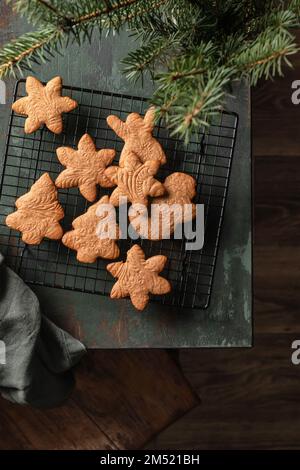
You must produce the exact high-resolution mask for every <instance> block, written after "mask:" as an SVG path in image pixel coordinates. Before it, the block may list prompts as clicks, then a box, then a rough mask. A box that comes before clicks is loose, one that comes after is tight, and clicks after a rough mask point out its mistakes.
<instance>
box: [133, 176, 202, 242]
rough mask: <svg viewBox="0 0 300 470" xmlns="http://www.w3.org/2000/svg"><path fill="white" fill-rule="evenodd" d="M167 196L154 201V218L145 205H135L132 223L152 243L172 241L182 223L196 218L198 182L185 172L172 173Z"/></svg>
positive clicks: (152, 212)
mask: <svg viewBox="0 0 300 470" xmlns="http://www.w3.org/2000/svg"><path fill="white" fill-rule="evenodd" d="M164 187H165V190H166V194H165V195H164V196H162V197H157V198H154V199H153V200H152V204H151V217H148V209H147V207H146V206H143V205H139V206H136V207H134V206H132V207H131V208H130V209H129V214H128V216H129V220H130V223H131V226H132V227H133V229H134V230H135V231H136V232H137V233H138V234H139V235H140V236H141V237H142V238H147V239H149V240H163V239H168V238H170V235H172V234H173V233H174V231H175V230H176V227H177V226H178V225H179V224H184V223H186V222H189V221H191V220H192V219H194V218H195V216H196V205H195V204H193V203H192V199H193V198H194V197H195V195H196V181H195V179H194V178H193V177H192V176H190V175H187V174H186V173H179V172H176V173H172V174H171V175H169V176H167V178H166V179H165V182H164Z"/></svg>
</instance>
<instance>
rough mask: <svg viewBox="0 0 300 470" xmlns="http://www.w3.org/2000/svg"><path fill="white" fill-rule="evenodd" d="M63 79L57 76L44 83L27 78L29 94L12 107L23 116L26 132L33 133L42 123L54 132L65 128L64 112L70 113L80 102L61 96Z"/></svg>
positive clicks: (57, 132)
mask: <svg viewBox="0 0 300 470" xmlns="http://www.w3.org/2000/svg"><path fill="white" fill-rule="evenodd" d="M61 90H62V79H61V77H55V78H53V79H52V80H50V82H48V83H47V85H45V86H44V85H43V84H42V83H41V82H40V81H39V80H38V79H37V78H34V77H28V78H27V79H26V92H27V94H28V96H25V97H24V98H20V99H19V100H17V101H16V102H15V103H13V105H12V109H13V110H14V111H15V112H16V113H18V114H22V115H23V116H28V118H27V119H26V121H25V133H26V134H31V132H34V131H36V130H37V129H39V127H40V126H41V125H42V124H46V126H47V127H48V129H49V130H50V131H51V132H54V134H60V133H61V132H62V130H63V120H62V113H68V112H69V111H73V109H75V108H77V106H78V103H77V102H76V101H75V100H72V99H71V98H69V97H68V96H61Z"/></svg>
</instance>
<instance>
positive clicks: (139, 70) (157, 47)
mask: <svg viewBox="0 0 300 470" xmlns="http://www.w3.org/2000/svg"><path fill="white" fill-rule="evenodd" d="M178 46H179V41H178V40H177V38H176V36H171V37H168V38H164V37H163V38H159V39H155V40H153V41H151V42H150V43H149V44H146V45H144V46H142V47H140V48H139V49H137V50H135V51H133V52H131V53H130V54H128V56H127V57H126V58H125V59H124V60H123V61H122V63H123V65H124V66H125V67H124V68H123V72H124V73H125V74H126V76H127V78H128V79H129V80H132V81H134V82H136V81H137V80H138V79H139V78H143V74H144V73H145V71H146V70H148V71H149V72H150V74H151V76H152V78H154V69H155V67H156V66H157V62H158V60H159V61H160V63H162V62H163V61H164V60H165V59H166V58H167V56H168V53H170V51H171V50H174V49H175V48H176V47H177V48H178Z"/></svg>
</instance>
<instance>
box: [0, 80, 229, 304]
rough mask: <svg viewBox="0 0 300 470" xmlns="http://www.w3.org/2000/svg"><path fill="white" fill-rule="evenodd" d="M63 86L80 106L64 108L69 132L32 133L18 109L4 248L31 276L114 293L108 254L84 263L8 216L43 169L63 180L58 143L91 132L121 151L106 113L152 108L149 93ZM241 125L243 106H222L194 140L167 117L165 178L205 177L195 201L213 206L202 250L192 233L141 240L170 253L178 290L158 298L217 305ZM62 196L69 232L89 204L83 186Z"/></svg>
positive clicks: (5, 189) (21, 90)
mask: <svg viewBox="0 0 300 470" xmlns="http://www.w3.org/2000/svg"><path fill="white" fill-rule="evenodd" d="M63 89H64V94H67V95H68V96H71V97H72V98H74V99H75V100H76V101H77V102H78V103H79V107H78V108H77V109H76V110H75V111H73V112H72V113H69V114H65V115H64V132H63V133H62V134H61V135H55V134H52V133H51V132H49V131H48V130H47V129H46V128H42V129H40V130H39V131H37V132H35V133H34V134H30V135H26V134H25V133H24V121H25V118H24V117H21V116H18V115H16V114H14V113H13V112H12V114H11V118H10V123H9V130H8V137H7V147H6V155H5V162H4V171H3V176H2V182H1V201H0V245H1V251H2V252H3V254H4V255H5V256H6V262H7V264H8V265H9V266H10V267H11V268H13V269H14V270H15V271H16V272H17V273H18V274H20V276H21V277H22V278H23V279H24V280H25V281H26V282H28V283H33V284H39V285H44V286H49V287H58V288H64V289H71V290H77V291H82V292H90V293H97V294H102V295H108V294H109V293H110V291H111V288H112V285H113V283H114V280H113V278H112V277H111V276H110V274H109V273H108V272H107V271H106V268H105V267H106V264H107V263H106V262H105V261H103V260H98V262H97V263H94V264H82V263H79V262H78V261H77V260H76V253H75V252H74V251H72V250H69V249H68V248H66V247H65V246H64V245H62V244H61V243H58V242H56V241H51V240H46V239H45V240H44V241H43V242H42V243H41V244H40V245H39V246H29V245H25V244H24V243H23V242H22V240H21V238H20V234H19V233H18V232H16V231H14V230H10V229H9V228H8V227H7V226H6V225H5V222H4V220H5V217H6V215H7V214H9V213H11V212H13V210H14V209H15V206H14V204H15V200H16V199H17V198H18V197H19V196H21V195H22V194H24V193H26V192H27V191H28V190H29V189H30V187H31V186H32V184H33V183H34V182H35V181H36V180H37V179H38V178H39V177H40V176H41V174H43V173H44V172H49V173H50V175H51V177H52V178H53V179H55V178H56V176H57V175H58V174H59V173H60V171H61V170H62V169H63V167H62V166H61V165H60V163H59V162H58V159H57V157H56V153H55V150H56V148H57V147H59V146H62V145H68V146H72V147H76V146H77V143H78V141H79V139H80V137H81V136H82V135H83V134H84V133H85V132H88V133H89V134H90V135H91V136H92V137H93V138H94V139H95V142H96V145H97V148H114V149H116V151H117V157H118V156H119V153H120V150H121V149H122V146H123V143H122V141H121V140H120V139H119V138H118V137H117V136H116V135H115V133H114V132H113V131H112V130H111V129H110V128H109V127H108V125H107V124H106V117H107V116H108V115H109V114H116V115H118V116H120V117H121V118H123V119H125V118H126V116H127V114H128V113H130V112H133V111H134V112H138V113H141V114H144V112H145V110H146V108H147V101H146V100H145V99H143V98H138V97H134V96H126V95H120V94H115V93H107V92H101V91H95V90H88V89H83V88H75V87H69V86H64V87H63ZM25 95H26V93H25V80H20V81H18V82H17V84H16V89H15V94H14V100H16V99H18V98H19V97H22V96H25ZM237 124H238V117H237V115H236V114H235V113H228V112H222V113H220V114H219V115H218V116H217V117H216V119H215V122H214V124H213V125H212V126H211V127H210V128H209V130H208V131H207V133H205V134H202V133H201V132H200V131H199V134H198V135H195V136H194V138H193V139H192V140H191V142H190V143H189V145H188V146H187V147H185V146H184V145H183V144H182V142H181V141H180V140H179V139H177V138H174V137H171V136H170V135H169V134H168V131H167V130H166V129H165V127H164V126H163V125H162V124H160V125H159V126H157V128H156V130H155V132H154V135H155V136H156V137H157V138H158V140H159V141H160V142H161V144H162V146H163V148H164V150H165V152H166V155H167V157H168V162H167V164H166V165H164V166H163V167H162V168H161V170H160V172H159V174H158V178H159V179H161V180H163V179H164V178H165V177H166V176H167V175H169V174H170V173H171V172H174V171H182V172H185V173H188V174H190V175H192V176H193V177H194V178H195V179H196V180H197V197H196V201H195V202H197V203H202V204H204V205H205V243H204V247H203V249H202V250H200V251H189V252H188V251H185V243H186V241H185V240H174V239H172V240H162V241H153V242H151V241H149V240H139V241H138V243H140V244H141V246H142V247H143V249H144V251H145V253H146V256H147V257H149V256H153V255H155V254H160V253H161V254H165V255H166V256H167V257H168V263H167V266H166V269H165V271H164V273H163V275H164V276H165V277H167V278H168V279H169V280H170V282H171V283H172V287H173V290H172V293H171V294H169V295H167V296H162V297H158V298H157V299H155V300H159V301H160V302H162V303H164V304H166V305H174V306H181V307H192V308H206V307H207V306H208V304H209V301H210V296H211V290H212V284H213V277H214V271H215V265H216V259H217V253H218V247H219V239H220V233H221V227H222V221H223V214H224V207H225V202H226V196H227V189H228V184H229V177H230V170H231V163H232V156H233V150H234V144H235V139H236V131H237ZM100 191H101V193H100V194H101V195H103V194H105V193H108V191H106V190H103V189H101V190H100ZM59 200H60V203H61V204H62V206H63V207H64V210H65V218H64V220H63V221H62V225H63V228H64V230H65V231H67V230H70V228H71V223H72V220H73V219H74V218H75V217H77V216H78V215H80V214H82V213H83V212H85V211H86V209H87V207H88V205H89V203H87V201H85V199H84V198H83V197H82V196H81V195H80V193H79V191H78V189H77V188H73V189H65V190H59ZM132 243H133V242H132V241H131V240H120V241H119V246H120V250H121V256H122V259H124V258H125V255H126V251H127V250H128V249H129V247H130V245H132Z"/></svg>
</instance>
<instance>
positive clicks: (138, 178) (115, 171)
mask: <svg viewBox="0 0 300 470" xmlns="http://www.w3.org/2000/svg"><path fill="white" fill-rule="evenodd" d="M158 167H159V162H157V161H155V160H148V161H146V162H145V163H142V162H140V160H139V159H138V158H137V156H136V155H135V154H134V153H132V152H131V153H130V154H128V156H127V159H126V160H125V162H124V167H123V168H122V167H120V166H111V167H109V168H107V170H105V175H106V176H107V177H108V178H109V179H110V180H111V181H112V183H114V184H116V185H117V188H116V189H115V190H114V191H113V192H112V194H111V196H110V202H111V203H112V204H113V205H114V206H119V203H120V198H122V197H123V198H127V199H128V201H130V202H131V203H133V204H134V203H137V204H145V205H146V204H147V202H148V196H153V197H154V196H161V195H162V194H164V192H165V188H164V186H163V185H162V184H161V183H160V182H159V181H157V180H156V179H155V178H154V175H155V174H156V173H157V170H158Z"/></svg>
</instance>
